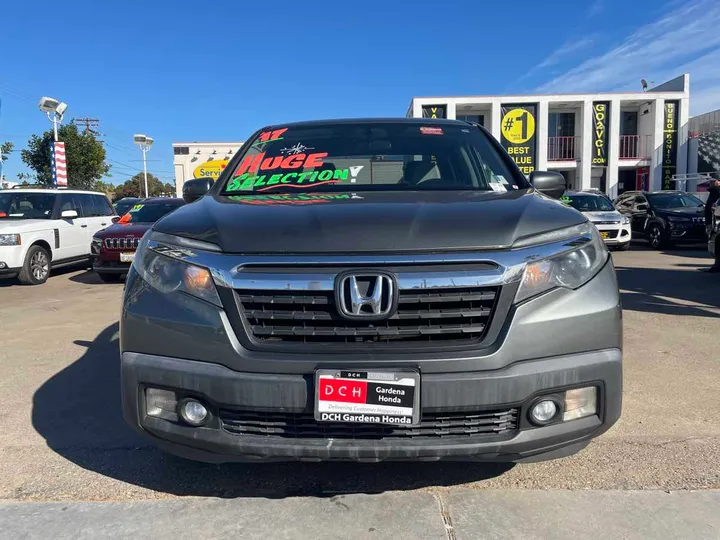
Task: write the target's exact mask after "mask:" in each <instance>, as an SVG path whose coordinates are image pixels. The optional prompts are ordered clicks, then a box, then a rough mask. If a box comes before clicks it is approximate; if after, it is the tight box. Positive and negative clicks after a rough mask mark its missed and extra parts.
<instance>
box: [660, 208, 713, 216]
mask: <svg viewBox="0 0 720 540" xmlns="http://www.w3.org/2000/svg"><path fill="white" fill-rule="evenodd" d="M657 213H658V214H660V215H666V216H683V217H689V218H691V217H696V216H702V215H704V214H705V208H704V207H703V206H698V207H694V206H683V207H680V208H659V209H658V211H657Z"/></svg>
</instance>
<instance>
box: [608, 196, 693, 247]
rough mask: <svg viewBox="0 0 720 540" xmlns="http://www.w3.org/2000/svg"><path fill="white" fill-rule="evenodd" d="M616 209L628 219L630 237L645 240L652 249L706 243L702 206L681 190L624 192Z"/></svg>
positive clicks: (618, 200)
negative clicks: (629, 221)
mask: <svg viewBox="0 0 720 540" xmlns="http://www.w3.org/2000/svg"><path fill="white" fill-rule="evenodd" d="M615 207H616V208H617V209H618V211H619V212H620V213H621V214H623V215H625V216H627V217H629V218H630V220H631V222H632V234H633V236H634V237H642V238H646V239H647V240H648V242H649V243H650V246H651V247H652V248H654V249H663V248H667V247H670V246H672V245H674V244H681V243H704V242H706V241H707V234H706V232H705V217H704V215H703V211H704V210H703V209H704V204H703V202H702V201H701V200H700V199H698V198H697V197H694V196H693V195H691V194H689V193H686V192H684V191H655V192H646V191H626V192H625V193H623V194H622V195H620V197H618V198H617V199H616V200H615Z"/></svg>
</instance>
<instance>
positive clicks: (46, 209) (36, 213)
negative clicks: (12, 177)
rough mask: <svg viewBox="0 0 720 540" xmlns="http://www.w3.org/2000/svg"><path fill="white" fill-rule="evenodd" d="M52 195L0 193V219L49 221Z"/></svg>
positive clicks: (53, 196) (53, 202)
mask: <svg viewBox="0 0 720 540" xmlns="http://www.w3.org/2000/svg"><path fill="white" fill-rule="evenodd" d="M54 204H55V194H54V193H22V192H18V193H0V219H50V218H51V217H52V209H53V205H54Z"/></svg>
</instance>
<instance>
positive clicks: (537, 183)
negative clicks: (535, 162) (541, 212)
mask: <svg viewBox="0 0 720 540" xmlns="http://www.w3.org/2000/svg"><path fill="white" fill-rule="evenodd" d="M530 183H531V184H532V185H533V187H534V188H535V189H537V190H538V191H539V192H540V193H543V194H544V195H547V196H548V197H552V198H553V199H559V198H560V197H562V195H563V193H565V189H566V187H567V182H566V181H565V177H564V176H563V175H562V174H560V173H557V172H551V171H534V172H532V173H530Z"/></svg>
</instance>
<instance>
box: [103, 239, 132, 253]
mask: <svg viewBox="0 0 720 540" xmlns="http://www.w3.org/2000/svg"><path fill="white" fill-rule="evenodd" d="M139 243H140V238H106V239H105V247H106V248H108V249H128V250H132V251H134V250H135V249H137V247H138V244H139Z"/></svg>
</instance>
